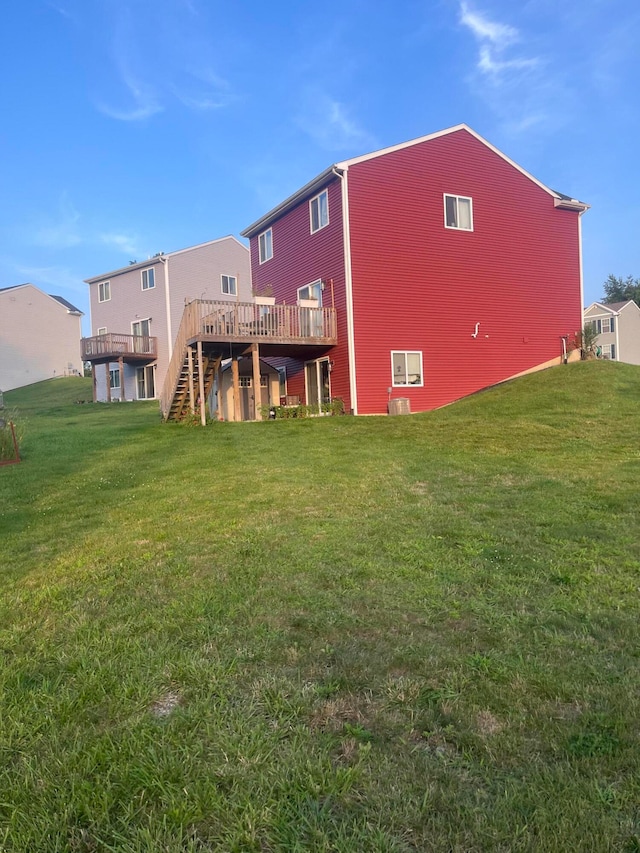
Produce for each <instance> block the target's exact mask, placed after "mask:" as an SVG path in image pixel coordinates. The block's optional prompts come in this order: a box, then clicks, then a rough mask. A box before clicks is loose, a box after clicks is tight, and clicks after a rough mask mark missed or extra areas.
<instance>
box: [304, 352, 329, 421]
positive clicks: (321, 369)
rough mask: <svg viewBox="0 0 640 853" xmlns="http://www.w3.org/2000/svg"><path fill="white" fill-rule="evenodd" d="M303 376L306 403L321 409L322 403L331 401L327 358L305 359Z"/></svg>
mask: <svg viewBox="0 0 640 853" xmlns="http://www.w3.org/2000/svg"><path fill="white" fill-rule="evenodd" d="M304 376H305V385H306V394H307V405H308V406H317V407H318V411H322V404H323V403H330V402H331V379H330V376H331V374H330V373H329V359H328V358H321V359H318V361H307V362H306V363H305V366H304Z"/></svg>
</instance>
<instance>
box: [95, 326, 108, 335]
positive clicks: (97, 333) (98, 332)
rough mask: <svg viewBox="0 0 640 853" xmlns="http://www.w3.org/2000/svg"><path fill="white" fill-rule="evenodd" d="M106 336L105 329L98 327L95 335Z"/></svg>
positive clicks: (104, 327)
mask: <svg viewBox="0 0 640 853" xmlns="http://www.w3.org/2000/svg"><path fill="white" fill-rule="evenodd" d="M106 334H107V327H106V326H100V327H99V329H98V331H97V332H96V335H106Z"/></svg>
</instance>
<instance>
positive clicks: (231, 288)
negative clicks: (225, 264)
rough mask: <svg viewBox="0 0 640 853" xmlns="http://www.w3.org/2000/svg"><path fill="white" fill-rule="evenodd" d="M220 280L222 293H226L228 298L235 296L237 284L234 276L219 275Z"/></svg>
mask: <svg viewBox="0 0 640 853" xmlns="http://www.w3.org/2000/svg"><path fill="white" fill-rule="evenodd" d="M220 280H221V281H222V292H223V293H227V294H228V295H229V296H235V295H236V294H237V292H238V283H237V281H236V277H235V275H221V276H220Z"/></svg>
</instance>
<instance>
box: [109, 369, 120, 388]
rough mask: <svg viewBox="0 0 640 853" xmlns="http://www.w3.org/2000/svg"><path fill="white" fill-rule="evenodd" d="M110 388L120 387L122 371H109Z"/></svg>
mask: <svg viewBox="0 0 640 853" xmlns="http://www.w3.org/2000/svg"><path fill="white" fill-rule="evenodd" d="M109 387H110V388H119V387H120V370H119V368H116V369H115V370H110V371H109Z"/></svg>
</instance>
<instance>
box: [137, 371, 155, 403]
mask: <svg viewBox="0 0 640 853" xmlns="http://www.w3.org/2000/svg"><path fill="white" fill-rule="evenodd" d="M136 380H137V385H138V400H153V398H154V397H155V396H156V380H155V370H154V367H153V365H150V366H149V367H138V368H137V369H136Z"/></svg>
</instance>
